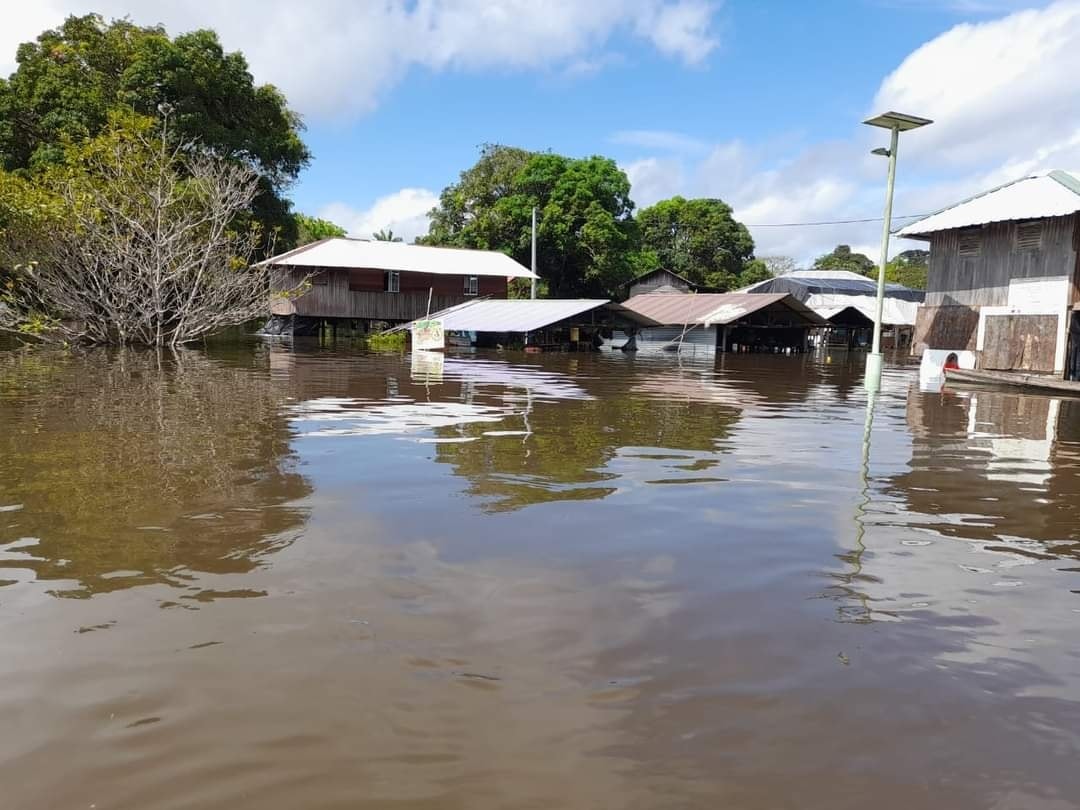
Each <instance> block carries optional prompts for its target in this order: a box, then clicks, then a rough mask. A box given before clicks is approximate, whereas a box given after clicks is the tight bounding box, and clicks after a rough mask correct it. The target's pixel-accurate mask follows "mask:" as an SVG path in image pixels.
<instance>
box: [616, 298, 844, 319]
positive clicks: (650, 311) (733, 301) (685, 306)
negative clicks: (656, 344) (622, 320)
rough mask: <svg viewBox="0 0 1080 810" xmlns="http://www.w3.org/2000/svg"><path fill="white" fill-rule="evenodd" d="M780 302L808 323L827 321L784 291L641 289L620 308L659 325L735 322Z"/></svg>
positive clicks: (631, 314)
mask: <svg viewBox="0 0 1080 810" xmlns="http://www.w3.org/2000/svg"><path fill="white" fill-rule="evenodd" d="M773 304H783V305H784V306H786V307H788V308H789V309H791V310H793V311H795V312H797V313H799V314H800V315H802V316H803V318H805V320H806V322H807V324H808V325H812V326H825V325H826V323H827V322H826V321H825V319H824V318H822V317H821V316H819V315H817V314H816V313H815V312H814V311H813V310H811V309H809V308H808V307H807V306H806V305H805V304H803V303H801V302H800V301H798V299H796V298H795V297H794V296H792V295H789V294H787V293H768V294H760V293H687V294H685V295H672V294H670V293H643V294H642V295H635V296H634V297H633V298H631V299H629V300H628V301H624V302H623V303H622V305H621V307H620V309H622V310H625V311H626V313H627V314H628V315H630V316H631V317H633V316H637V317H636V318H635V320H641V321H643V322H645V321H648V322H650V323H652V324H655V325H658V326H682V325H683V324H687V323H696V324H706V325H710V324H719V325H724V324H729V323H735V322H736V321H738V320H741V319H742V318H745V317H746V316H747V315H749V314H751V313H752V312H757V311H758V310H759V309H764V308H765V307H768V306H772V305H773Z"/></svg>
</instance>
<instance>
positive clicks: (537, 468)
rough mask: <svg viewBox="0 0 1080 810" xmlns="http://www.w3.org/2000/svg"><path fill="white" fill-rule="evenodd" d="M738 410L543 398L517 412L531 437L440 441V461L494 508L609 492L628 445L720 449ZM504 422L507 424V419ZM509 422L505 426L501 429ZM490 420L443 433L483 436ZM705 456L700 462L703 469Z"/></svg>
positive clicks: (647, 401) (633, 400) (630, 400)
mask: <svg viewBox="0 0 1080 810" xmlns="http://www.w3.org/2000/svg"><path fill="white" fill-rule="evenodd" d="M738 418H739V412H738V411H737V410H734V409H728V408H719V407H717V406H716V405H715V404H708V403H703V402H685V401H684V402H670V401H668V402H665V401H661V400H658V399H646V398H639V397H634V396H611V395H610V394H609V395H607V396H604V397H601V398H597V399H583V400H564V401H560V402H543V403H539V404H537V405H535V406H534V407H533V408H532V409H531V412H530V413H528V414H526V415H522V416H521V417H518V419H519V421H520V424H519V425H517V426H516V427H519V428H520V429H522V430H526V429H528V430H531V433H530V434H529V435H528V436H501V437H484V438H483V439H482V440H480V441H475V442H467V443H462V444H442V445H439V446H438V455H437V460H438V461H440V462H443V463H447V464H451V465H453V467H454V471H455V472H456V473H457V474H458V475H462V476H464V477H466V478H468V479H469V481H470V482H471V487H470V490H469V491H470V494H473V495H477V496H480V497H483V498H485V499H486V500H487V502H488V506H487V508H488V509H489V510H491V511H509V510H513V509H518V508H520V507H522V506H526V505H529V504H535V503H546V502H550V501H567V500H591V499H598V498H604V497H606V496H608V495H610V494H612V493H613V492H614V491H615V487H614V486H613V484H612V483H610V482H612V481H613V480H614V479H615V478H616V477H617V476H616V474H615V473H613V472H611V471H610V470H608V469H606V468H607V465H608V462H609V461H611V459H612V458H613V457H614V456H615V454H616V453H617V452H618V451H619V450H620V449H624V448H662V449H665V450H689V451H698V452H713V451H714V450H715V449H716V441H717V440H718V439H723V438H724V437H726V436H727V434H728V433H729V432H730V429H731V427H732V425H733V424H734V422H735V421H736V420H737V419H738ZM504 424H505V423H504ZM503 427H504V425H499V428H500V429H502V428H503ZM490 428H491V426H490V425H468V426H463V427H454V428H443V429H440V430H439V431H437V433H438V435H440V436H442V437H444V438H451V437H458V436H465V437H477V436H481V435H482V434H483V433H484V431H485V430H487V429H490ZM701 466H702V465H701V463H700V462H699V464H698V465H697V466H696V468H697V469H701Z"/></svg>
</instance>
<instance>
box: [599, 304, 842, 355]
mask: <svg viewBox="0 0 1080 810" xmlns="http://www.w3.org/2000/svg"><path fill="white" fill-rule="evenodd" d="M611 308H612V309H613V310H614V311H615V312H617V313H619V314H621V315H623V316H624V317H626V318H627V319H629V320H631V321H633V322H634V323H635V324H636V326H635V327H633V328H627V329H623V330H618V331H616V332H615V333H614V337H613V339H612V340H611V341H609V346H610V347H612V348H624V349H627V350H637V351H642V352H653V351H678V352H686V353H704V354H712V353H716V352H726V351H736V352H744V351H755V352H788V351H794V352H801V351H806V350H807V348H808V347H809V345H810V341H809V338H810V332H811V330H813V329H817V328H820V327H824V326H827V325H828V322H827V321H826V320H825V319H824V318H822V317H821V316H819V315H817V314H816V313H815V312H814V311H813V310H811V309H810V308H809V307H807V306H806V305H805V304H803V303H802V302H800V301H799V300H798V299H796V298H795V297H794V296H792V295H789V294H787V293H773V294H756V293H697V294H688V295H671V294H667V293H646V294H644V295H636V296H634V297H633V298H631V299H629V300H628V301H625V302H623V303H622V304H613V305H611Z"/></svg>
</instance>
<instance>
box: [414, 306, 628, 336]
mask: <svg viewBox="0 0 1080 810" xmlns="http://www.w3.org/2000/svg"><path fill="white" fill-rule="evenodd" d="M606 303H607V299H605V298H572V299H557V298H538V299H536V300H530V299H520V298H518V299H515V298H511V299H488V300H483V301H469V302H467V303H465V304H458V305H457V306H456V307H450V308H449V309H444V310H443V311H442V312H435V313H432V315H431V317H432V318H433V319H435V318H438V319H439V320H441V321H442V322H443V329H444V330H445V331H447V332H534V331H536V330H537V329H543V328H544V327H545V326H550V325H551V324H553V323H558V322H559V321H564V320H566V319H567V318H573V317H574V316H576V315H581V314H582V313H585V312H588V311H589V310H593V309H596V308H598V307H602V306H604V304H606Z"/></svg>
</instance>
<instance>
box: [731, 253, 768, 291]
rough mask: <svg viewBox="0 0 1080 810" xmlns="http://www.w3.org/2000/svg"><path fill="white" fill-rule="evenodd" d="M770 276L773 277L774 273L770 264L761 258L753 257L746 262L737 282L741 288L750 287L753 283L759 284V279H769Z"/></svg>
mask: <svg viewBox="0 0 1080 810" xmlns="http://www.w3.org/2000/svg"><path fill="white" fill-rule="evenodd" d="M770 278H773V274H772V272H771V271H770V270H769V266H768V265H767V264H766V263H765V262H764V261H762V260H761V259H751V260H750V261H748V262H747V263H746V267H745V268H743V271H742V272H741V273H739V275H738V281H737V282H736V284H737V286H738V287H739V288H740V289H741V288H743V287H749V286H750V285H751V284H757V283H758V282H759V281H767V280H768V279H770Z"/></svg>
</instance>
